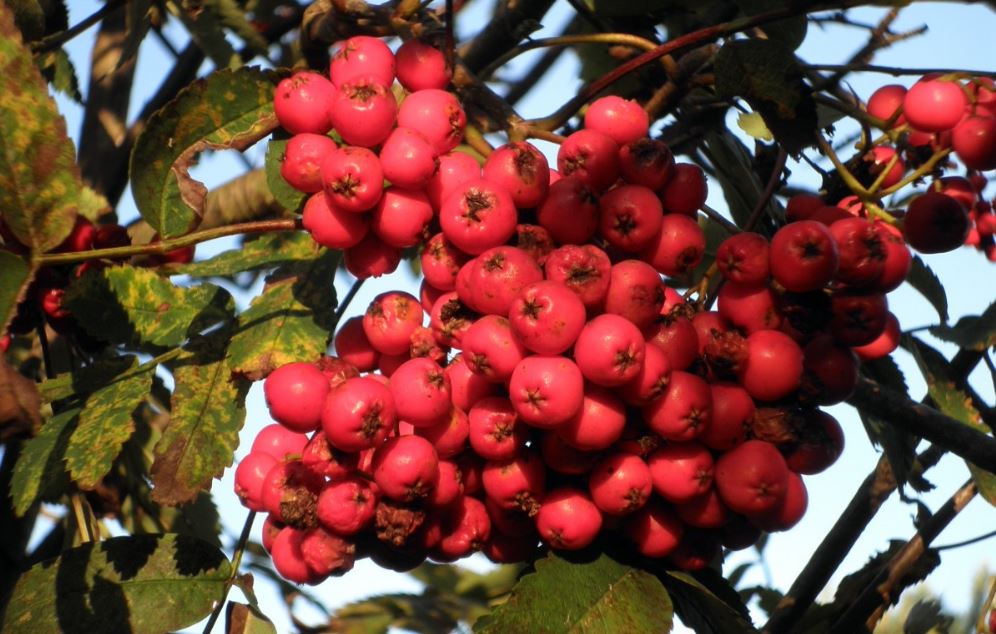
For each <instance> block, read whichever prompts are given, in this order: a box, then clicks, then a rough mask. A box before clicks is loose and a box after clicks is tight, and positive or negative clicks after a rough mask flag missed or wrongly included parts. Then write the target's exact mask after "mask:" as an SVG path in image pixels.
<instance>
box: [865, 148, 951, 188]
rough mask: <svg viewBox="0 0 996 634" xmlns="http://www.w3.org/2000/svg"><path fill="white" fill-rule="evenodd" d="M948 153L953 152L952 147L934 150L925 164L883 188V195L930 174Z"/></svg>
mask: <svg viewBox="0 0 996 634" xmlns="http://www.w3.org/2000/svg"><path fill="white" fill-rule="evenodd" d="M948 154H951V148H944V149H941V150H938V151H936V152H934V153H933V154H932V155H931V157H930V158H929V159H927V160H926V161H925V162H924V163H923V165H921V166H920V167H918V168H916V170H914V171H913V172H910V173H909V174H907V175H906V177H905V178H903V179H902V180H901V181H899V182H898V183H896V184H895V185H893V186H892V187H887V188H885V189H883V190H882V195H883V196H888V195H889V194H894V193H896V192H897V191H899V190H900V189H902V188H903V187H906V186H907V185H909V184H910V183H912V182H914V181H916V180H918V179H920V178H923V177H924V176H926V175H927V174H930V173H931V172H933V171H934V168H935V167H936V166H937V164H938V163H940V162H941V161H942V160H944V159H945V158H947V156H948Z"/></svg>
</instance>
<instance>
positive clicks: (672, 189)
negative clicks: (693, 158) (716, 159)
mask: <svg viewBox="0 0 996 634" xmlns="http://www.w3.org/2000/svg"><path fill="white" fill-rule="evenodd" d="M659 193H660V196H661V202H662V203H663V204H664V213H667V214H680V215H682V216H689V217H692V218H694V217H695V216H696V214H698V212H699V209H701V208H702V205H704V204H705V202H706V198H708V196H709V188H708V184H707V183H706V178H705V173H704V172H703V171H702V168H701V167H699V166H698V165H693V164H692V163H678V164H676V165H675V166H674V175H673V176H672V177H671V178H670V179H669V180H668V182H667V185H665V186H664V189H663V190H661V191H660V192H659Z"/></svg>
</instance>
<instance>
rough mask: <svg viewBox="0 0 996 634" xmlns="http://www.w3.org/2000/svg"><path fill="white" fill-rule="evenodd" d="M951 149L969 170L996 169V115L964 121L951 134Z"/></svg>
mask: <svg viewBox="0 0 996 634" xmlns="http://www.w3.org/2000/svg"><path fill="white" fill-rule="evenodd" d="M951 148H952V149H953V150H954V152H955V154H956V155H957V156H958V159H959V160H960V161H961V162H962V163H964V164H965V167H967V168H969V169H973V170H991V169H996V115H993V116H976V115H972V116H968V117H965V118H964V119H962V120H961V122H960V123H958V125H956V126H955V128H954V130H953V131H952V132H951Z"/></svg>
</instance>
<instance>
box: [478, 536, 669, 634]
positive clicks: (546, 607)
mask: <svg viewBox="0 0 996 634" xmlns="http://www.w3.org/2000/svg"><path fill="white" fill-rule="evenodd" d="M671 618H672V615H671V599H670V598H669V597H668V593H667V591H665V590H664V586H663V585H661V582H660V581H659V580H658V579H657V578H656V577H655V576H653V575H651V574H649V573H647V572H644V571H642V570H640V569H638V568H631V567H629V566H626V565H623V564H621V563H619V562H618V561H616V560H614V559H612V558H611V557H609V556H608V555H605V554H602V555H600V556H599V557H598V558H596V559H594V560H593V561H578V562H573V561H568V560H566V559H564V558H562V557H560V556H558V555H555V554H551V555H548V556H547V557H545V558H543V559H540V560H538V561H537V562H536V571H535V572H533V573H530V574H527V575H525V576H523V577H522V579H521V580H520V581H519V583H518V584H516V586H515V588H514V589H513V590H512V594H511V596H510V597H509V598H508V600H507V601H506V602H505V603H502V604H501V605H499V606H498V607H497V608H495V610H494V611H493V612H492V613H491V614H490V615H488V616H485V617H482V618H481V619H479V620H478V621H477V623H475V624H474V631H475V632H481V633H486V634H495V633H498V632H501V633H504V632H548V633H551V634H552V633H554V632H590V633H593V634H594V633H598V632H605V633H607V634H609V633H611V634H617V633H618V632H628V633H631V634H638V633H641V632H669V631H670V630H671Z"/></svg>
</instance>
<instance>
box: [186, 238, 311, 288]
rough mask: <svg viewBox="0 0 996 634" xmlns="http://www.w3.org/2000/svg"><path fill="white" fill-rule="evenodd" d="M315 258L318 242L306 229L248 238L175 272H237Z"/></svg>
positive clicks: (193, 274)
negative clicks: (211, 256)
mask: <svg viewBox="0 0 996 634" xmlns="http://www.w3.org/2000/svg"><path fill="white" fill-rule="evenodd" d="M313 257H315V241H314V240H312V239H311V236H310V235H308V234H307V233H305V232H303V231H296V232H292V233H265V234H263V235H261V236H260V237H259V238H256V239H253V240H246V241H245V242H243V243H242V245H241V246H240V247H238V248H236V249H231V250H229V251H223V252H222V253H219V254H218V255H216V256H214V257H213V258H211V259H209V260H202V261H200V262H191V263H190V264H186V265H184V266H182V267H180V268H178V269H177V270H176V271H175V272H176V273H178V274H182V275H190V276H191V277H214V276H227V275H235V274H236V273H241V272H243V271H255V270H259V269H266V268H271V267H276V266H281V265H284V264H291V263H293V262H300V261H302V260H308V259H311V258H313Z"/></svg>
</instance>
